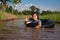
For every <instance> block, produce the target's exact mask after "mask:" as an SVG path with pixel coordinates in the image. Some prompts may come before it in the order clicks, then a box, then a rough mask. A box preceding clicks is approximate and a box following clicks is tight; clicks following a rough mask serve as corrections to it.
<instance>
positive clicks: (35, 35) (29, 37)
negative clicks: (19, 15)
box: [0, 20, 60, 40]
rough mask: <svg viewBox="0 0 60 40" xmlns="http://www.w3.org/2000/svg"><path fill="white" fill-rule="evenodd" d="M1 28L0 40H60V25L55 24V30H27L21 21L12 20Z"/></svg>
mask: <svg viewBox="0 0 60 40" xmlns="http://www.w3.org/2000/svg"><path fill="white" fill-rule="evenodd" d="M2 24H3V23H2ZM2 24H1V25H2ZM1 27H4V28H0V40H60V38H59V37H60V24H56V25H55V28H40V29H39V30H37V29H34V28H27V27H26V26H25V25H24V21H23V20H14V21H9V22H6V23H4V26H1Z"/></svg>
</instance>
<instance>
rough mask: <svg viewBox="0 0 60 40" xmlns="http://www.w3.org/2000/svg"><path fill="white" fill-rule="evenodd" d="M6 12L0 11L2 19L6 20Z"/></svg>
mask: <svg viewBox="0 0 60 40" xmlns="http://www.w3.org/2000/svg"><path fill="white" fill-rule="evenodd" d="M4 13H5V12H2V11H0V20H6V18H7V16H5V15H4Z"/></svg>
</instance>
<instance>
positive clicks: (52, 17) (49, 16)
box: [39, 14, 60, 22]
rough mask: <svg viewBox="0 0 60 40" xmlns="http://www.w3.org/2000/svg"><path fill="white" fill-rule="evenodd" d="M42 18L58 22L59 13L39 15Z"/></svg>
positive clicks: (59, 19) (59, 18) (59, 20)
mask: <svg viewBox="0 0 60 40" xmlns="http://www.w3.org/2000/svg"><path fill="white" fill-rule="evenodd" d="M39 17H40V18H42V19H50V20H53V21H55V22H60V14H49V15H42V16H41V15H40V16H39Z"/></svg>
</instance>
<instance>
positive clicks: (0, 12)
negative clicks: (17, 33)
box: [0, 10, 60, 22]
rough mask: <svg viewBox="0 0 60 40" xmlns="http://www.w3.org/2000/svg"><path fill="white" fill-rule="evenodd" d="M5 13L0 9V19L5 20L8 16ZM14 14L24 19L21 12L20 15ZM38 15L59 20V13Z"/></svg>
mask: <svg viewBox="0 0 60 40" xmlns="http://www.w3.org/2000/svg"><path fill="white" fill-rule="evenodd" d="M5 13H6V12H3V11H1V10H0V20H7V18H8V17H7V16H6V15H5ZM12 15H13V14H12ZM10 16H11V15H10ZM15 16H17V17H18V18H20V19H24V18H25V16H26V15H23V14H22V15H15ZM27 16H30V15H27ZM39 17H40V18H42V19H50V20H53V21H55V22H60V14H49V15H40V16H39Z"/></svg>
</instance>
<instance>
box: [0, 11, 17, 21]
mask: <svg viewBox="0 0 60 40" xmlns="http://www.w3.org/2000/svg"><path fill="white" fill-rule="evenodd" d="M17 18H18V16H16V15H13V14H10V13H6V12H4V11H1V10H0V20H11V19H17Z"/></svg>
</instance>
